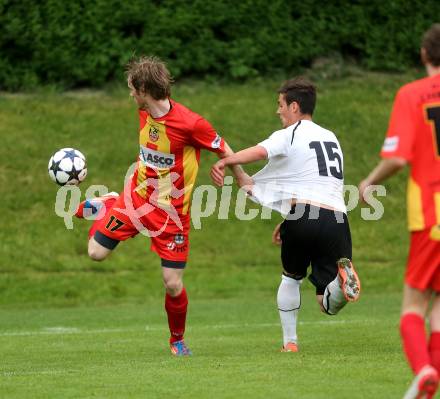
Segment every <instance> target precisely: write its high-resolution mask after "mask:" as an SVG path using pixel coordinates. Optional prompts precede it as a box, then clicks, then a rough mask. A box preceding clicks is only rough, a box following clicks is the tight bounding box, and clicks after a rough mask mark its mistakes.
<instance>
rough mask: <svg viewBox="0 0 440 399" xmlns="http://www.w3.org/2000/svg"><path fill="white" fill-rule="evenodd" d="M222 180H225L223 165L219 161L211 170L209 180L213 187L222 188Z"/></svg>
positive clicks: (221, 161)
mask: <svg viewBox="0 0 440 399" xmlns="http://www.w3.org/2000/svg"><path fill="white" fill-rule="evenodd" d="M224 178H225V164H224V162H223V160H222V159H220V160H219V161H217V162H216V163H215V164H214V165H213V166H212V168H211V179H212V181H213V183H214V184H215V185H217V186H219V187H222V186H223V180H224Z"/></svg>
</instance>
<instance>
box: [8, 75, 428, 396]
mask: <svg viewBox="0 0 440 399" xmlns="http://www.w3.org/2000/svg"><path fill="white" fill-rule="evenodd" d="M416 76H420V75H418V74H417V73H416V72H412V73H408V74H405V75H389V74H373V73H351V74H349V75H348V76H347V77H344V78H339V79H334V80H324V79H320V78H318V79H317V83H318V88H319V93H318V106H317V110H316V114H315V121H316V122H317V123H319V124H321V125H323V126H324V127H327V128H329V129H332V130H334V131H335V133H336V134H337V135H338V137H339V139H340V141H341V144H342V147H343V150H344V156H345V183H346V184H354V185H357V184H358V182H359V181H360V179H361V178H363V177H364V175H365V174H366V173H367V172H368V171H369V169H370V168H371V167H372V166H373V165H374V164H375V163H376V162H377V160H378V155H377V154H378V151H379V149H380V147H381V144H382V141H383V136H384V132H385V130H386V128H387V123H388V116H389V112H390V107H391V104H392V100H393V97H394V94H395V92H396V90H397V88H398V87H399V86H400V85H401V84H403V83H404V82H406V81H409V80H411V79H413V78H414V77H416ZM281 80H282V79H279V80H276V79H273V80H270V81H263V80H255V81H253V82H249V83H247V84H222V85H219V84H215V83H212V82H186V83H181V84H178V85H177V86H176V87H175V91H174V93H175V94H174V98H175V99H177V100H178V101H181V102H183V103H184V104H186V105H187V106H189V107H190V108H192V109H193V110H195V111H197V112H199V113H201V114H202V115H204V116H205V117H206V118H207V119H209V120H210V121H211V122H212V123H213V125H214V126H215V127H216V128H217V129H218V130H219V132H220V133H221V134H222V135H223V136H224V137H225V138H226V139H227V141H228V142H229V144H230V145H231V146H232V147H233V148H234V149H241V148H243V147H245V146H250V145H253V144H255V143H257V142H259V141H261V140H262V139H264V138H265V137H267V136H268V135H269V134H270V133H271V132H272V131H274V130H277V129H278V128H279V121H278V118H277V117H276V115H275V109H276V97H277V95H276V89H277V87H278V85H279V83H280V82H281ZM0 135H1V138H2V144H3V145H2V146H1V147H0V159H1V160H2V161H1V163H0V198H1V199H2V200H1V202H0V207H1V215H2V220H1V222H0V223H1V229H0V255H1V256H0V292H1V295H0V353H1V361H0V381H1V383H0V397H1V398H89V397H90V398H91V397H94V398H165V397H168V396H170V395H174V396H175V397H178V398H208V397H209V398H237V397H242V398H263V397H264V398H266V397H271V398H292V397H294V398H310V399H319V398H332V399H333V398H367V397H372V398H394V397H399V396H402V395H403V392H404V390H405V387H406V386H407V385H408V383H409V382H410V380H411V373H410V371H409V368H408V366H407V365H406V363H405V360H404V358H403V354H402V352H401V348H400V341H399V336H398V330H397V325H398V319H399V306H400V292H401V285H402V274H403V270H404V265H405V258H406V253H407V243H408V238H407V232H406V220H405V178H406V176H405V174H404V173H403V174H402V175H400V176H396V177H395V178H393V179H392V180H390V181H389V183H388V184H387V192H388V195H387V196H386V198H384V199H383V200H382V202H383V204H384V207H385V214H384V217H383V218H382V219H381V220H379V221H368V222H367V221H364V220H362V218H361V217H360V207H359V206H358V207H357V208H356V209H355V210H353V211H351V212H350V214H349V218H350V223H351V230H352V236H353V250H354V261H355V263H356V265H357V269H358V271H359V273H360V276H361V278H362V282H363V295H362V298H361V300H360V301H359V302H358V303H356V304H354V305H351V306H348V307H347V308H346V309H344V311H343V312H341V314H340V315H338V316H337V317H332V318H330V317H328V316H325V315H323V314H321V313H320V312H319V311H318V306H317V304H316V303H315V299H314V291H313V287H312V286H311V284H310V283H308V282H305V283H304V284H303V299H304V300H303V305H302V309H301V313H300V325H299V330H298V333H299V338H300V348H301V351H300V353H298V354H293V355H292V354H281V353H278V350H279V347H280V345H281V331H280V327H279V322H278V314H277V311H276V298H275V296H276V290H277V287H278V283H279V278H280V270H281V269H280V261H279V249H278V248H276V247H274V246H272V245H271V244H270V235H271V232H272V228H273V226H274V225H275V224H276V223H277V222H278V221H279V220H280V217H279V216H277V215H276V214H275V213H274V214H273V217H272V220H260V219H259V218H257V219H255V220H252V221H240V220H238V219H237V218H236V216H235V215H234V208H233V207H231V210H230V217H229V220H218V219H217V217H216V214H217V212H215V213H214V215H212V216H210V217H209V218H206V219H203V220H202V229H201V230H194V231H193V232H192V233H191V245H192V249H191V255H190V260H189V263H188V268H187V271H186V275H185V284H186V287H187V290H188V293H189V298H190V311H189V315H188V330H187V341H188V343H189V344H190V346H191V348H192V350H193V352H194V356H193V357H192V358H189V359H174V358H172V357H171V356H170V354H169V353H168V348H167V324H166V316H165V312H164V310H163V300H162V298H163V287H162V281H161V271H160V266H159V261H158V258H157V256H156V255H155V254H153V253H150V252H149V250H148V248H149V243H147V242H146V239H145V238H144V237H137V238H136V239H133V240H129V241H128V242H125V243H124V244H122V245H120V247H118V249H117V251H116V252H115V253H114V254H113V255H112V256H111V258H109V259H108V260H107V261H105V262H103V263H93V262H92V261H91V260H89V259H88V257H87V251H86V234H87V229H88V223H87V222H86V221H76V220H75V221H74V229H73V230H66V228H65V226H64V223H63V220H62V219H61V218H59V217H57V216H56V215H55V212H54V202H55V196H56V190H57V187H56V186H55V185H54V184H53V183H52V182H51V181H50V180H49V178H48V176H47V161H48V159H49V157H50V155H51V154H52V153H53V152H55V151H56V150H57V149H59V148H62V147H67V146H72V147H75V148H78V149H80V150H81V151H83V152H84V153H85V154H86V156H87V160H88V167H89V176H88V178H87V179H86V181H85V182H84V183H83V184H82V185H81V186H80V188H81V189H82V192H83V195H84V192H85V190H86V189H87V188H88V187H89V186H90V185H91V184H104V185H106V186H108V187H109V189H110V190H116V191H118V190H121V188H122V185H123V176H124V175H125V172H126V169H127V167H128V165H130V164H131V162H133V161H134V159H135V157H136V154H137V114H136V109H135V106H134V104H133V103H132V100H131V99H129V98H128V92H127V90H125V89H123V88H112V89H108V90H106V91H102V92H90V91H78V92H69V93H57V92H51V91H42V92H38V93H34V94H15V95H14V94H8V95H7V94H0ZM215 159H216V157H215V156H214V155H212V154H203V155H202V167H201V170H200V173H199V178H198V182H197V184H209V168H210V166H211V164H212V163H213V162H214V161H215ZM260 166H261V165H256V166H254V167H252V168H248V171H249V172H254V171H256V170H257V169H258V168H259V167H260ZM248 205H249V208H256V207H255V205H253V204H251V203H249V204H248Z"/></svg>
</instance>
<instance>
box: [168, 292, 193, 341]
mask: <svg viewBox="0 0 440 399" xmlns="http://www.w3.org/2000/svg"><path fill="white" fill-rule="evenodd" d="M187 308H188V297H187V296H186V290H185V288H183V290H182V292H181V293H180V294H179V295H177V296H175V297H172V296H171V295H169V294H168V293H167V294H165V310H166V311H167V315H168V326H169V328H170V333H171V338H170V343H173V342H176V341H180V340H182V339H183V334H184V333H185V321H186V310H187Z"/></svg>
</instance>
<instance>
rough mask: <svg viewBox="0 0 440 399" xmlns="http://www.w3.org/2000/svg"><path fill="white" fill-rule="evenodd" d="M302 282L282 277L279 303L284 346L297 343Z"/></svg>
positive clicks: (278, 296) (278, 297)
mask: <svg viewBox="0 0 440 399" xmlns="http://www.w3.org/2000/svg"><path fill="white" fill-rule="evenodd" d="M301 283H302V280H295V279H294V278H291V277H287V276H285V275H282V276H281V284H280V287H279V288H278V295H277V303H278V310H279V313H280V319H281V327H282V328H283V344H284V345H286V344H287V343H288V342H293V343H295V344H296V343H297V336H296V321H297V315H298V309H299V308H300V306H301V293H300V290H299V288H300V285H301Z"/></svg>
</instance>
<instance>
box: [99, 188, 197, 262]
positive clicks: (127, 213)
mask: <svg viewBox="0 0 440 399" xmlns="http://www.w3.org/2000/svg"><path fill="white" fill-rule="evenodd" d="M125 196H128V198H129V199H128V201H125ZM98 223H99V225H98V228H97V233H95V234H98V236H99V237H98V238H100V237H101V239H100V240H98V242H100V241H105V240H106V238H108V239H110V240H109V242H110V244H111V241H113V242H114V241H116V242H118V241H124V240H126V239H128V238H131V237H134V236H136V235H137V234H139V233H141V234H144V235H145V236H147V237H150V238H151V248H150V249H151V250H152V251H154V252H156V253H157V254H158V255H159V256H160V257H161V258H162V259H164V260H169V261H172V262H186V260H187V258H188V252H189V229H190V216H189V215H180V214H178V213H177V212H176V211H175V210H174V209H170V210H164V209H162V208H158V207H155V206H153V205H151V204H148V203H147V204H146V203H145V200H143V199H142V198H141V197H139V196H138V195H137V194H136V193H134V194H133V195H132V196H130V194H129V193H128V194H127V193H126V194H124V193H121V194H120V195H119V197H118V198H117V199H116V202H115V203H114V205H113V206H112V208H111V209H110V210H109V211H108V212H107V213H106V215H105V217H103V218H102V219H101V220H100V221H99V222H98ZM102 235H104V236H105V237H102ZM96 238H97V236H96V235H95V239H96ZM100 243H101V244H103V245H105V244H106V243H105V242H100ZM115 245H116V244H114V245H113V247H114V246H115ZM105 246H107V245H105ZM110 249H112V248H110ZM172 267H179V266H172ZM182 267H184V265H182Z"/></svg>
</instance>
